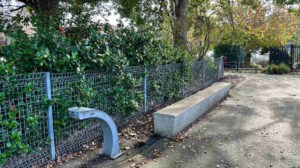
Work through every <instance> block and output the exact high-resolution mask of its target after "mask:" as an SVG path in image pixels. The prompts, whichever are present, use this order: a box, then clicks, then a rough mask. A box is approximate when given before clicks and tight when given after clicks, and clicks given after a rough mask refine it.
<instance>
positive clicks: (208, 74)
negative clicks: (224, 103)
mask: <svg viewBox="0 0 300 168" xmlns="http://www.w3.org/2000/svg"><path fill="white" fill-rule="evenodd" d="M203 64H204V86H205V87H206V86H209V85H211V84H212V83H214V82H216V81H217V80H218V67H219V59H217V60H215V61H211V60H208V61H207V60H205V61H204V63H203Z"/></svg>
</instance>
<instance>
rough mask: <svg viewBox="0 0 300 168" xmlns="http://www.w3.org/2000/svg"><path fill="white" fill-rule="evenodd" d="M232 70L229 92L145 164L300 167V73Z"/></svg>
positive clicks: (154, 167)
mask: <svg viewBox="0 0 300 168" xmlns="http://www.w3.org/2000/svg"><path fill="white" fill-rule="evenodd" d="M228 75H230V74H227V81H232V82H233V83H234V84H235V85H236V87H235V88H234V89H233V90H232V91H231V93H230V97H229V98H228V99H227V100H226V101H224V102H223V103H222V104H221V105H220V106H219V107H218V108H216V109H215V110H213V111H212V112H210V113H209V114H208V115H206V116H205V117H204V118H203V119H202V120H201V121H199V122H198V123H196V124H195V125H194V126H193V127H192V128H191V129H190V131H189V134H190V136H189V137H188V138H187V139H186V140H185V141H183V142H175V143H174V144H173V145H172V146H173V147H172V148H167V149H166V150H163V151H162V153H161V155H160V156H159V158H157V159H156V160H155V162H153V161H151V162H148V163H147V164H144V165H143V166H141V167H145V168H168V167H173V168H175V167H183V168H190V167H193V168H194V167H197V168H202V167H203V168H211V167H212V168H214V167H245V168H248V167H251V168H266V167H276V168H298V167H300V76H288V75H284V76H269V75H263V74H258V75H255V74H240V75H239V77H236V76H231V77H230V78H231V79H228V78H229V77H228ZM231 75H232V74H231ZM236 81H238V82H237V83H235V82H236Z"/></svg>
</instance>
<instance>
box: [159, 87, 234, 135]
mask: <svg viewBox="0 0 300 168" xmlns="http://www.w3.org/2000/svg"><path fill="white" fill-rule="evenodd" d="M230 87H231V84H230V83H225V82H218V83H215V84H213V85H212V86H210V87H208V88H206V89H204V90H202V91H199V92H197V93H196V94H194V95H191V96H189V97H187V98H185V99H183V100H181V101H178V102H176V103H174V104H172V105H170V106H168V107H165V108H163V109H161V110H159V111H157V112H155V113H154V133H156V134H158V135H160V136H163V137H167V138H174V136H175V135H176V134H178V133H179V132H181V131H182V130H183V129H185V128H186V127H187V126H189V125H190V124H191V123H192V122H194V121H195V120H196V119H197V118H199V117H200V116H202V115H203V114H204V113H206V112H207V111H208V110H210V109H211V108H212V107H213V106H215V105H216V104H217V103H218V102H220V101H221V100H222V99H224V98H225V97H227V95H228V94H229V91H230Z"/></svg>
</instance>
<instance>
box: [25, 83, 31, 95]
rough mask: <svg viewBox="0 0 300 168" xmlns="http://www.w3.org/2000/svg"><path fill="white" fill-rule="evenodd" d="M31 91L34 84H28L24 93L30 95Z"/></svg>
mask: <svg viewBox="0 0 300 168" xmlns="http://www.w3.org/2000/svg"><path fill="white" fill-rule="evenodd" d="M31 90H32V83H28V84H27V85H26V86H25V89H24V92H25V93H29V92H30V91H31Z"/></svg>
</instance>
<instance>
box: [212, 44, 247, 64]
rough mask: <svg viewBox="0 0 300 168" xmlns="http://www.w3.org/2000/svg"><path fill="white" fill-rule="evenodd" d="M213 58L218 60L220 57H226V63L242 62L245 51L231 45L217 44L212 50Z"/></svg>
mask: <svg viewBox="0 0 300 168" xmlns="http://www.w3.org/2000/svg"><path fill="white" fill-rule="evenodd" d="M214 54H215V55H214V57H215V58H220V57H222V56H224V57H226V60H227V61H228V62H230V61H237V60H239V61H241V62H243V61H244V58H245V50H244V49H243V48H242V47H240V46H238V45H231V44H218V45H216V46H215V48H214Z"/></svg>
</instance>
